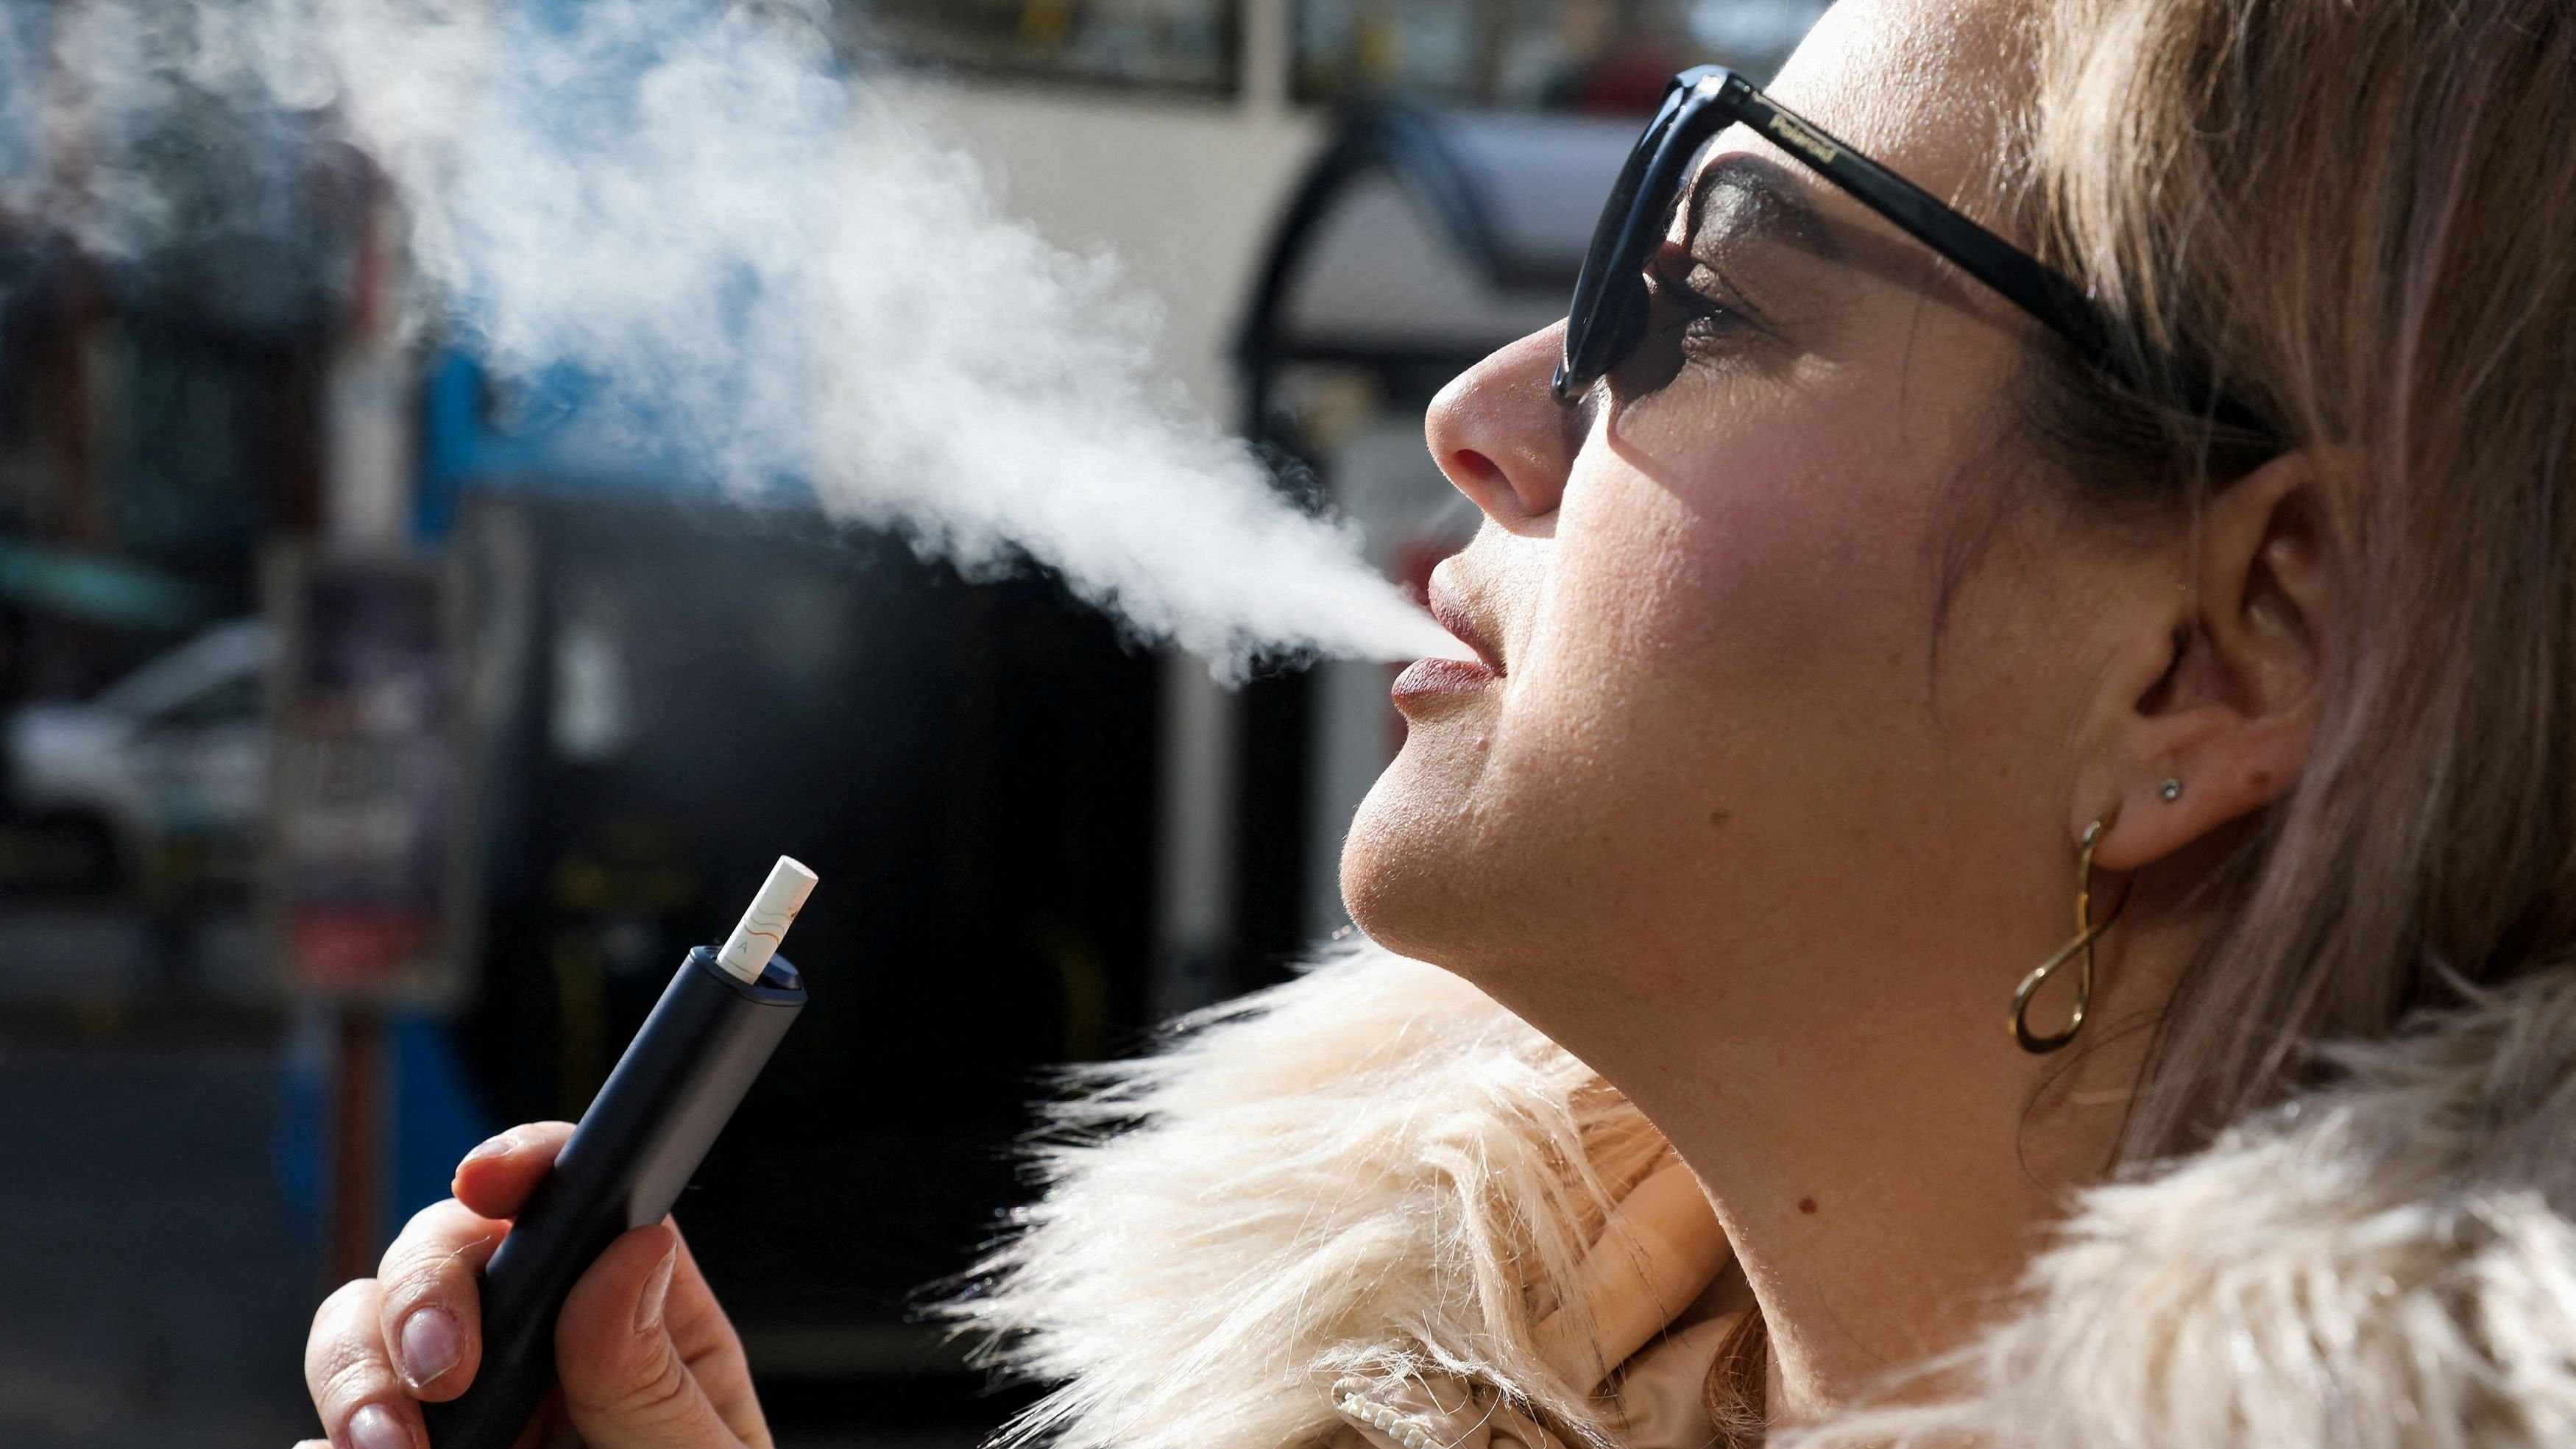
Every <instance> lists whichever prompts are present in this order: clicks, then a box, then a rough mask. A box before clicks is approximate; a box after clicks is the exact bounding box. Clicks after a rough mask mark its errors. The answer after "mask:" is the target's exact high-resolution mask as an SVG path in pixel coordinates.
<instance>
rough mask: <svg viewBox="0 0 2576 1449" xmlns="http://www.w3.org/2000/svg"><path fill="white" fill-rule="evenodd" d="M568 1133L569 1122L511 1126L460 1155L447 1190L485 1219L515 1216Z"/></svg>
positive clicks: (549, 1167) (543, 1174) (549, 1166)
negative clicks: (460, 1159)
mask: <svg viewBox="0 0 2576 1449" xmlns="http://www.w3.org/2000/svg"><path fill="white" fill-rule="evenodd" d="M571 1136H572V1124H571V1123H570V1122H530V1123H528V1124H526V1125H524V1126H519V1127H513V1128H511V1129H510V1130H509V1131H507V1132H504V1133H502V1134H501V1135H500V1136H498V1137H494V1138H492V1139H490V1140H489V1141H487V1142H485V1143H483V1144H482V1145H481V1146H479V1147H476V1148H475V1149H474V1150H473V1151H471V1152H469V1153H466V1154H465V1160H464V1161H463V1162H460V1163H458V1164H456V1176H455V1178H454V1180H453V1181H452V1182H451V1184H450V1186H449V1191H451V1192H453V1193H455V1194H456V1200H457V1201H458V1202H461V1203H463V1204H465V1205H466V1206H467V1207H469V1208H472V1209H473V1210H474V1211H476V1212H478V1213H481V1214H482V1215H483V1216H485V1217H487V1218H514V1217H517V1216H518V1215H519V1209H521V1208H523V1207H525V1206H527V1203H528V1194H529V1193H532V1192H534V1191H536V1190H537V1184H538V1183H540V1182H543V1181H545V1176H546V1173H547V1172H548V1171H550V1170H551V1169H552V1168H553V1167H554V1165H555V1154H556V1153H558V1152H561V1151H563V1145H564V1142H565V1141H566V1139H568V1138H570V1137H571Z"/></svg>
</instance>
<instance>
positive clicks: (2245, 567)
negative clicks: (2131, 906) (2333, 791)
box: [2073, 449, 2356, 870]
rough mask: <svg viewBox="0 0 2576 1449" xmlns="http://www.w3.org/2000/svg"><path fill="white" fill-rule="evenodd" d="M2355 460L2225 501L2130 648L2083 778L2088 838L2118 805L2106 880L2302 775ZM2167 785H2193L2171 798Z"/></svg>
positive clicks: (2276, 463) (2209, 511)
mask: <svg viewBox="0 0 2576 1449" xmlns="http://www.w3.org/2000/svg"><path fill="white" fill-rule="evenodd" d="M2355 465H2356V460H2354V459H2352V458H2350V457H2348V456H2346V455H2344V454H2342V453H2339V452H2335V451H2330V450H2319V449H2307V450H2302V451H2300V452H2296V453H2289V454H2285V455H2283V456H2281V457H2279V458H2276V459H2274V460H2272V461H2271V462H2269V463H2266V464H2264V465H2263V466H2262V467H2261V468H2259V469H2256V470H2255V471H2254V472H2252V473H2249V474H2247V475H2245V476H2244V477H2242V478H2239V479H2237V480H2236V481H2235V482H2234V483H2232V484H2229V485H2228V486H2227V487H2226V488H2224V489H2221V490H2219V491H2218V492H2216V493H2215V494H2213V495H2212V496H2211V497H2210V499H2209V500H2208V502H2207V503H2206V504H2205V505H2204V507H2203V508H2202V510H2201V512H2200V514H2199V517H2198V518H2197V520H2196V522H2197V528H2196V529H2195V530H2194V531H2193V532H2192V533H2191V534H2190V536H2189V537H2187V538H2184V539H2182V540H2180V541H2179V542H2178V544H2177V546H2176V553H2175V568H2176V571H2177V573H2178V574H2179V578H2178V579H2177V582H2178V583H2179V584H2180V585H2181V586H2180V587H2179V588H2177V589H2175V590H2174V592H2173V595H2172V598H2173V600H2174V602H2173V604H2172V605H2171V606H2170V608H2169V609H2168V610H2166V611H2163V612H2162V613H2161V614H2159V613H2157V612H2156V611H2148V612H2147V613H2145V614H2142V616H2141V617H2140V619H2139V623H2138V628H2137V630H2136V633H2135V636H2134V637H2133V638H2132V639H2131V640H2130V641H2128V642H2127V643H2126V644H2124V645H2123V646H2121V647H2120V649H2119V651H2118V654H2117V656H2116V657H2115V659H2114V661H2113V664H2112V667H2111V669H2110V670H2109V671H2108V672H2107V674H2106V685H2107V686H2108V687H2107V689H2106V691H2105V693H2104V695H2103V696H2102V698H2101V701H2100V711H2101V712H2100V715H2099V717H2098V721H2097V725H2098V727H2097V728H2096V729H2095V730H2094V731H2092V738H2093V740H2094V746H2095V747H2094V748H2093V749H2091V750H2090V751H2088V752H2087V758H2086V761H2085V764H2084V766H2083V767H2082V769H2081V770H2080V771H2079V778H2078V780H2077V781H2076V789H2077V798H2076V806H2077V810H2078V812H2079V814H2080V818H2079V819H2077V820H2075V821H2074V822H2073V824H2074V829H2075V833H2076V835H2077V836H2078V837H2079V838H2080V837H2081V835H2082V832H2083V829H2084V827H2085V825H2086V824H2087V823H2089V822H2090V821H2091V820H2092V819H2094V818H2095V817H2096V816H2098V815H2100V814H2101V813H2102V812H2103V810H2104V809H2105V808H2107V807H2108V805H2109V804H2110V803H2111V802H2113V801H2116V802H2118V807H2119V819H2118V820H2117V821H2116V822H2115V823H2114V824H2113V826H2112V828H2111V829H2110V830H2109V831H2107V832H2105V834H2104V835H2103V838H2102V843H2101V845H2100V846H2099V847H2098V848H2097V849H2096V850H2095V852H2094V859H2095V860H2097V861H2098V862H2099V863H2100V864H2101V865H2102V866H2103V867H2104V868H2105V869H2108V870H2136V869H2138V868H2139V867H2141V866H2145V865H2148V864H2151V863H2153V862H2155V861H2158V860H2162V859H2164V858H2165V857H2167V856H2169V855H2172V854H2174V853H2175V852H2177V851H2179V850H2182V849H2183V848H2185V847H2186V846H2189V845H2191V844H2192V843H2194V842H2195V841H2198V840H2200V839H2202V838H2203V837H2205V836H2207V835H2209V834H2210V833H2211V832H2212V831H2215V830H2217V829H2218V828H2219V827H2220V826H2223V825H2225V824H2227V823H2228V822H2229V821H2231V820H2236V819H2239V818H2241V817H2243V816H2246V815H2250V814H2253V813H2254V812H2255V811H2257V810H2260V809H2262V808H2263V807H2264V806H2266V805H2269V804H2271V803H2272V802H2273V801H2274V800H2276V799H2279V798H2280V797H2281V795H2282V794H2283V793H2285V792H2286V791H2287V790H2288V789H2289V788H2290V785H2291V783H2292V782H2293V781H2295V780H2296V779H2297V778H2298V776H2299V771H2300V770H2301V769H2302V768H2303V767H2304V766H2305V765H2306V763H2307V757H2308V742H2309V740H2310V738H2311V737H2312V735H2313V734H2314V732H2315V726H2316V710H2317V703H2316V701H2317V690H2318V685H2319V682H2320V680H2321V678H2322V675H2323V670H2324V663H2325V659H2326V657H2327V654H2328V651H2329V650H2330V649H2331V648H2332V647H2333V644H2334V638H2335V633H2334V626H2335V618H2334V612H2333V599H2332V598H2331V597H2330V594H2329V589H2328V582H2329V580H2330V579H2331V578H2332V577H2333V576H2334V573H2335V570H2334V569H2333V567H2332V564H2333V560H2332V558H2331V557H2330V556H2329V552H2330V549H2331V546H2332V545H2331V540H2330V535H2329V530H2328V529H2327V527H2326V518H2325V510H2324V508H2323V507H2322V504H2323V501H2324V498H2325V495H2326V491H2327V489H2328V488H2329V487H2331V486H2332V475H2333V474H2335V473H2336V472H2338V471H2339V470H2342V469H2345V468H2348V467H2351V466H2355ZM2151 631H2152V632H2151ZM2167 781H2174V782H2178V783H2179V786H2180V789H2179V791H2178V792H2175V793H2173V795H2172V798H2170V799H2168V798H2166V797H2167V793H2168V787H2167V785H2166V782H2167Z"/></svg>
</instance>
